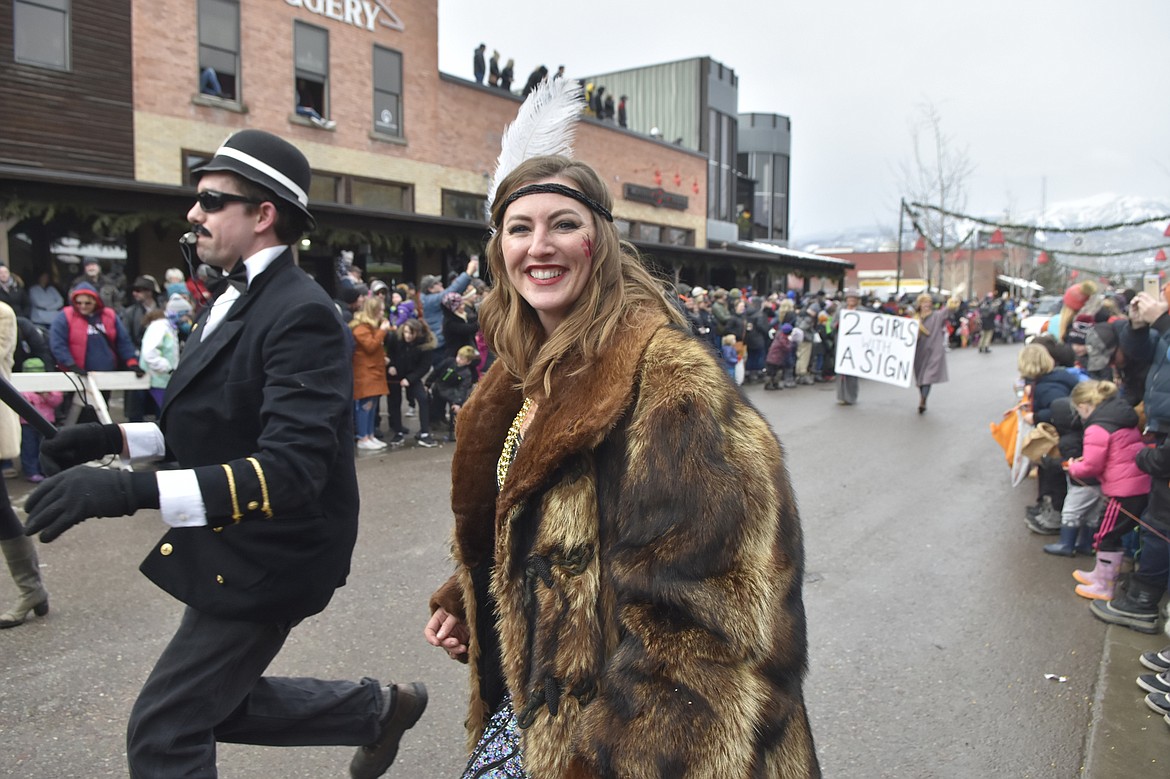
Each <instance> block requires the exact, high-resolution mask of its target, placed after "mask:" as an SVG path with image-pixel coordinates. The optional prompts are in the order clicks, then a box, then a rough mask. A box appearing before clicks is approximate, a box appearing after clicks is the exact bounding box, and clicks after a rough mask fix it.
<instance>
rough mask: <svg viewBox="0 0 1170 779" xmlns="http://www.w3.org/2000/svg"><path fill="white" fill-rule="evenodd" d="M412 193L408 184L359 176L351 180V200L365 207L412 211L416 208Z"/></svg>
mask: <svg viewBox="0 0 1170 779" xmlns="http://www.w3.org/2000/svg"><path fill="white" fill-rule="evenodd" d="M411 194H412V193H411V189H410V187H409V186H408V185H406V184H390V183H387V182H385V181H370V180H369V179H358V178H355V179H351V180H350V182H349V202H350V203H351V204H352V205H355V206H362V207H363V208H372V209H377V210H379V211H383V210H393V211H411V210H413V209H414V204H413V202H412V201H413V198H412V197H411Z"/></svg>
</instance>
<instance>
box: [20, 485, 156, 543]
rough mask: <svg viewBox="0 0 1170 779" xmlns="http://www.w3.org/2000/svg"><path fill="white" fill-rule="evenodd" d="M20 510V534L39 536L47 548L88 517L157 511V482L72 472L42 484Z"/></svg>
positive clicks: (118, 515)
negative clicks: (25, 514)
mask: <svg viewBox="0 0 1170 779" xmlns="http://www.w3.org/2000/svg"><path fill="white" fill-rule="evenodd" d="M24 508H25V511H27V512H28V522H26V523H25V525H24V534H25V535H26V536H32V535H36V534H37V533H40V534H41V541H42V542H43V543H46V544H47V543H49V542H50V541H52V540H53V539H55V538H56V537H57V536H59V535H61V534H62V533H64V532H65V531H66V530H68V529H69V528H71V527H73V526H74V525H79V524H81V523H82V522H84V521H85V520H87V519H89V518H90V517H123V516H126V515H127V514H133V513H134V512H135V511H137V510H138V509H141V508H158V479H157V477H156V476H155V475H154V474H153V473H137V472H136V473H131V472H130V471H111V470H107V469H105V468H73V469H70V470H68V471H66V472H65V473H60V474H57V475H56V476H54V477H53V478H51V479H46V480H45V481H44V482H42V483H41V486H39V487H37V488H36V490H35V491H34V492H33V494H32V495H29V496H28V500H27V501H26V502H25V504H24Z"/></svg>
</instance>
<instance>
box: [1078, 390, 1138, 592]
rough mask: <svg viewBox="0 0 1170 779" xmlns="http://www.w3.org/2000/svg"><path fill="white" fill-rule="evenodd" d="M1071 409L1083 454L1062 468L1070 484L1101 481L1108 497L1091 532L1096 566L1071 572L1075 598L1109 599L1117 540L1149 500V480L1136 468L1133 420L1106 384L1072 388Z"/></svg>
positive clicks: (1117, 562)
mask: <svg viewBox="0 0 1170 779" xmlns="http://www.w3.org/2000/svg"><path fill="white" fill-rule="evenodd" d="M1070 399H1071V400H1072V403H1073V406H1074V407H1075V408H1076V410H1077V413H1078V414H1080V416H1081V419H1083V420H1085V438H1084V453H1083V454H1082V456H1081V457H1080V458H1078V459H1075V460H1070V461H1069V462H1068V463H1067V466H1066V467H1067V469H1068V475H1069V477H1070V480H1071V483H1074V484H1075V483H1082V482H1084V480H1085V479H1086V478H1096V479H1100V481H1101V491H1102V492H1103V493H1104V494H1105V497H1106V498H1108V504H1107V505H1106V507H1105V517H1104V518H1103V519H1102V520H1101V528H1100V529H1099V530H1098V531H1097V535H1096V542H1097V564H1096V566H1095V567H1094V568H1093V570H1092V571H1077V573H1075V574H1073V576H1074V577H1076V578H1077V580H1078V581H1081V582H1084V583H1083V584H1079V585H1077V589H1076V592H1077V595H1080V596H1081V597H1082V598H1089V599H1090V600H1112V598H1113V588H1114V585H1115V583H1116V581H1117V574H1118V572H1119V570H1120V569H1121V558H1122V556H1123V555H1124V552H1123V550H1122V545H1121V537H1122V536H1123V535H1125V534H1126V533H1127V532H1129V531H1130V530H1132V529H1133V528H1134V526H1135V524H1136V523H1135V522H1134V520H1133V519H1131V517H1138V516H1141V514H1142V512H1143V511H1145V509H1146V502H1147V500H1148V499H1149V495H1150V477H1149V475H1147V474H1145V473H1143V472H1142V471H1141V470H1140V469H1139V468H1138V467H1137V462H1136V459H1137V455H1138V453H1139V452H1141V451H1142V450H1143V449H1145V444H1144V443H1142V434H1141V431H1139V430H1138V415H1137V412H1136V411H1134V410H1133V407H1132V406H1130V405H1129V404H1128V403H1126V402H1125V401H1124V400H1122V399H1121V397H1120V396H1118V394H1117V385H1115V384H1114V383H1113V382H1110V381H1085V382H1081V383H1080V384H1078V385H1077V386H1076V387H1074V388H1073V391H1072V393H1071V395H1070Z"/></svg>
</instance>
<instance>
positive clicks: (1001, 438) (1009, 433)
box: [991, 408, 1020, 465]
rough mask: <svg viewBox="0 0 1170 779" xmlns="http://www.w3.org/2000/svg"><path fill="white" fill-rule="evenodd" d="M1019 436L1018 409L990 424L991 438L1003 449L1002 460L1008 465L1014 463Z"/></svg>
mask: <svg viewBox="0 0 1170 779" xmlns="http://www.w3.org/2000/svg"><path fill="white" fill-rule="evenodd" d="M1019 435H1020V414H1019V412H1018V409H1014V408H1013V409H1012V410H1011V411H1009V412H1007V413H1006V414H1004V416H1003V419H1002V420H1000V421H999V422H992V423H991V437H992V438H994V439H995V442H996V443H997V444H999V445H1000V446H1001V447H1003V453H1004V459H1006V460H1007V464H1008V465H1014V464H1015V461H1016V446H1017V445H1016V439H1017V438H1018V437H1019Z"/></svg>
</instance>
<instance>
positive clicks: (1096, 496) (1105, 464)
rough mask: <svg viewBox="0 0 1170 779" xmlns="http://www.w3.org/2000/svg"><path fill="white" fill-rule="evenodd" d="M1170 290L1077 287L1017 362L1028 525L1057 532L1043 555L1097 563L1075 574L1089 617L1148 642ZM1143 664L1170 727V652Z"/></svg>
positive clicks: (1162, 462) (1164, 447)
mask: <svg viewBox="0 0 1170 779" xmlns="http://www.w3.org/2000/svg"><path fill="white" fill-rule="evenodd" d="M1166 292H1167V290H1164V291H1163V294H1162V295H1158V296H1154V295H1152V294H1149V293H1147V292H1135V291H1133V290H1124V291H1115V290H1111V289H1099V288H1098V287H1097V285H1096V284H1095V283H1093V282H1082V283H1079V284H1074V285H1073V286H1071V287H1069V288H1068V289H1067V290H1066V291H1065V293H1064V295H1063V298H1062V301H1061V302H1062V306H1061V310H1060V312H1059V313H1057V314H1055V315H1052V316H1051V317H1049V318H1048V319H1047V320H1046V321H1044V322H1043V324H1042V325H1041V328H1040V330H1041V332H1040V334H1039V335H1038V336H1036V337H1035V338H1033V339H1032V340H1031V342H1030V343H1028V344H1027V345H1026V346H1024V347H1023V349H1021V350H1020V353H1019V355H1018V359H1017V363H1018V367H1019V371H1020V377H1021V381H1020V383H1019V385H1018V386H1019V387H1020V395H1021V398H1022V399H1021V401H1020V406H1019V410H1020V413H1021V416H1022V421H1023V423H1024V425H1025V429H1027V428H1028V426H1034V427H1033V428H1031V429H1030V430H1028V432H1027V435H1026V436H1025V439H1024V440H1025V441H1026V442H1027V445H1026V448H1025V450H1024V451H1025V454H1026V455H1027V456H1028V457H1030V458H1031V459H1032V462H1034V464H1035V467H1036V476H1037V478H1036V485H1037V500H1036V503H1035V504H1034V505H1031V506H1029V507H1028V508H1027V510H1026V512H1025V517H1024V522H1025V524H1026V526H1027V527H1028V529H1030V530H1031V531H1032V532H1034V533H1038V534H1042V535H1052V536H1057V538H1056V539H1055V540H1054V542H1053V543H1050V544H1047V545H1046V546H1045V547H1044V551H1045V552H1046V553H1048V554H1051V555H1059V556H1063V557H1076V556H1086V557H1093V558H1095V559H1094V560H1093V561H1092V562H1093V565H1092V566H1088V567H1086V568H1085V569H1083V570H1076V571H1074V572H1073V578H1074V579H1076V582H1077V584H1076V586H1075V588H1074V592H1075V593H1076V595H1078V596H1080V597H1082V598H1085V599H1086V600H1088V601H1089V604H1088V607H1089V610H1090V612H1091V613H1092V614H1093V616H1095V617H1096V618H1098V619H1100V620H1102V621H1104V622H1107V623H1109V624H1114V625H1120V626H1123V627H1126V628H1129V629H1132V630H1137V631H1139V632H1142V633H1149V634H1154V633H1157V632H1158V630H1159V622H1160V619H1161V617H1162V616H1163V612H1162V611H1161V608H1160V607H1161V603H1162V600H1163V598H1164V596H1165V595H1166V591H1167V585H1168V580H1170V487H1168V486H1167V484H1168V483H1170V482H1168V480H1170V443H1168V442H1167V436H1168V434H1170V371H1165V370H1162V368H1163V367H1165V365H1166V363H1167V361H1168V360H1170V356H1168V352H1170V315H1168V314H1167V310H1168V309H1170V304H1168V303H1167V298H1168V297H1170V296H1167V294H1166ZM1137 659H1138V660H1140V662H1141V664H1142V665H1143V666H1144V667H1145V668H1146V669H1147V670H1149V671H1151V672H1152V673H1143V674H1141V675H1139V676H1138V677H1137V679H1136V681H1137V684H1138V686H1139V687H1141V688H1142V689H1143V690H1145V691H1146V692H1147V695H1146V698H1145V703H1146V705H1147V706H1148V707H1149V708H1150V709H1152V710H1154V711H1155V712H1157V713H1159V714H1161V715H1163V716H1164V717H1165V719H1166V722H1167V724H1170V647H1167V648H1166V649H1164V650H1162V651H1160V652H1148V653H1146V654H1144V655H1142V656H1141V657H1140V658H1137ZM1135 669H1136V665H1135Z"/></svg>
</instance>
